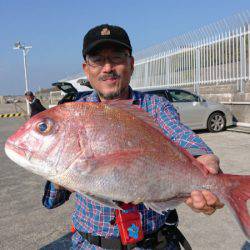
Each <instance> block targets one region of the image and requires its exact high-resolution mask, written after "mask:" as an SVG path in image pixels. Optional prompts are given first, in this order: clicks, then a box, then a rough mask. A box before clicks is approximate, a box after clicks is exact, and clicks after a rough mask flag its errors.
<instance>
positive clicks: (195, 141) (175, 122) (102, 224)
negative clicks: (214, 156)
mask: <svg viewBox="0 0 250 250" xmlns="http://www.w3.org/2000/svg"><path fill="white" fill-rule="evenodd" d="M130 97H131V98H132V99H133V101H134V103H136V104H138V105H139V106H140V107H141V108H143V109H144V110H145V111H147V112H148V113H150V114H151V116H153V117H154V119H155V121H156V122H157V123H158V125H159V126H160V127H161V129H162V131H163V132H164V134H165V135H166V136H168V137H169V138H170V139H171V140H172V141H175V142H176V143H178V144H179V145H180V146H181V147H183V148H185V149H187V150H188V151H189V152H190V153H191V154H192V155H203V154H211V153H212V151H211V149H210V148H209V147H208V146H207V145H206V144H205V143H204V142H203V141H202V140H201V139H200V138H199V137H198V136H197V135H196V134H195V133H194V132H193V131H192V130H190V129H189V128H188V127H186V126H184V125H183V124H181V123H180V120H179V115H178V113H177V112H176V110H175V108H174V107H173V105H172V104H171V103H170V102H169V101H167V100H166V99H165V98H163V97H159V96H156V95H149V94H143V93H141V92H137V91H132V89H130ZM78 101H80V102H100V99H99V97H98V95H97V94H96V93H95V92H93V93H92V94H90V95H88V96H84V97H82V98H80V99H79V100H78ZM69 196H70V192H68V191H66V190H55V188H54V186H53V184H52V183H50V182H47V184H46V186H45V194H44V197H43V204H44V206H46V207H47V208H54V207H57V206H59V205H61V204H63V203H64V202H65V201H66V200H68V199H69ZM137 209H138V211H139V212H140V213H141V215H142V225H143V231H144V234H145V235H147V234H150V233H152V232H153V231H155V230H156V229H158V228H160V227H161V226H163V225H164V223H165V221H166V218H167V216H168V212H166V213H165V214H164V215H160V214H158V213H156V212H154V211H152V210H151V209H147V208H146V207H145V206H144V205H143V204H139V205H138V207H137ZM113 219H114V209H112V208H109V207H105V206H102V205H100V204H98V203H96V202H94V201H92V200H89V199H88V198H86V197H84V196H82V195H81V194H79V193H76V198H75V211H74V212H73V215H72V221H73V224H74V227H75V228H76V229H77V231H80V232H86V233H91V234H93V235H100V236H104V237H119V230H118V228H117V225H112V224H111V223H110V221H112V220H113ZM77 231H76V233H75V234H74V235H73V237H72V243H73V249H93V250H94V249H100V248H99V247H97V246H94V245H90V244H89V243H88V242H87V241H86V240H84V239H83V238H82V236H81V235H80V234H79V233H78V232H77Z"/></svg>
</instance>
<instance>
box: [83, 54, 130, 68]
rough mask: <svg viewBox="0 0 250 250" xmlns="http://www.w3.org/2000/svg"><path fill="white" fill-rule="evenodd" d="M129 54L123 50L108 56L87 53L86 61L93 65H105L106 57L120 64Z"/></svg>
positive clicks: (113, 62)
mask: <svg viewBox="0 0 250 250" xmlns="http://www.w3.org/2000/svg"><path fill="white" fill-rule="evenodd" d="M128 56H129V55H128V54H127V53H124V52H116V53H113V54H112V55H111V56H109V57H105V56H101V55H88V56H87V58H86V60H87V63H88V64H89V65H91V66H93V67H103V66H104V65H105V62H106V59H107V60H108V61H109V62H110V63H112V64H122V63H124V62H125V61H126V59H127V57H128Z"/></svg>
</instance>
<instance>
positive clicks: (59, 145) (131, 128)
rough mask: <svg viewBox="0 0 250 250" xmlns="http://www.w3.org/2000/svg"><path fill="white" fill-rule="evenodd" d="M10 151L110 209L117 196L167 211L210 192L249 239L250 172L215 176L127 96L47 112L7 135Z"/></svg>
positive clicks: (22, 161)
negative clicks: (200, 191) (193, 195)
mask: <svg viewBox="0 0 250 250" xmlns="http://www.w3.org/2000/svg"><path fill="white" fill-rule="evenodd" d="M5 151H6V154H7V155H8V156H9V158H10V159H12V160H13V161H14V162H16V163H17V164H19V165H20V166H22V167H24V168H26V169H27V170H29V171H32V172H34V173H36V174H38V175H41V176H43V177H44V178H46V179H48V180H50V181H52V182H55V183H57V184H59V185H62V186H64V187H65V188H68V189H71V190H75V191H77V192H80V193H82V194H83V195H86V196H87V197H90V198H91V199H93V200H96V201H99V202H100V203H102V204H105V205H108V206H111V207H116V205H115V203H114V202H113V201H122V202H125V203H130V202H133V203H136V204H137V203H139V202H143V203H144V204H145V205H146V206H147V207H149V208H152V209H153V210H155V211H157V212H161V211H164V210H166V209H167V208H169V207H173V206H176V205H178V204H179V203H180V202H183V201H184V200H185V199H186V198H187V197H189V196H190V193H191V191H192V190H194V189H196V190H197V189H207V190H211V192H213V193H214V194H216V195H217V196H218V197H219V198H220V199H221V200H222V201H223V202H225V203H226V204H227V205H228V206H229V207H231V208H232V210H233V211H234V214H235V216H236V218H237V219H238V222H239V223H240V225H241V227H242V229H243V231H244V233H245V235H246V236H247V237H248V238H250V216H249V212H248V209H247V200H248V199H249V198H250V176H241V175H229V174H218V175H211V174H209V173H208V171H207V170H206V168H205V167H204V166H203V165H202V164H201V163H199V162H198V161H197V160H196V159H195V158H193V157H192V156H191V155H190V154H189V153H188V152H187V151H185V150H184V149H182V148H180V147H179V146H177V145H176V144H174V143H172V142H171V141H170V140H169V139H168V138H167V137H166V136H165V135H164V134H163V133H162V132H161V131H160V129H159V128H158V126H157V125H156V124H155V123H154V121H153V119H152V118H151V117H150V116H149V115H148V113H146V112H145V111H142V110H141V109H139V108H138V107H137V106H133V105H130V104H128V102H127V101H117V102H110V103H106V104H105V103H66V104H64V105H60V106H57V107H54V108H52V109H49V110H46V111H44V112H42V113H39V114H37V115H36V116H34V117H32V118H31V119H30V120H29V121H27V122H26V123H25V124H24V125H23V126H22V127H21V128H20V129H19V130H18V131H17V132H16V133H15V134H13V135H12V136H11V137H9V138H8V140H7V142H6V145H5Z"/></svg>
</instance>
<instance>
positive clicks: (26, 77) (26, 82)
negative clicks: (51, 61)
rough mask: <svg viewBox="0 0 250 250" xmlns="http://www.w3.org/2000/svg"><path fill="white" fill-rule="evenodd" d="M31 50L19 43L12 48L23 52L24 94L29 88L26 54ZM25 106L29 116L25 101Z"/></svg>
mask: <svg viewBox="0 0 250 250" xmlns="http://www.w3.org/2000/svg"><path fill="white" fill-rule="evenodd" d="M31 48H32V46H24V45H22V44H21V43H20V42H16V43H15V44H14V48H13V49H21V50H22V51H23V65H24V77H25V92H27V91H29V87H28V75H27V58H26V57H27V54H28V52H29V50H30V49H31ZM26 105H27V114H28V115H29V114H30V106H29V102H28V100H27V99H26Z"/></svg>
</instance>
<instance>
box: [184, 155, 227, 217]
mask: <svg viewBox="0 0 250 250" xmlns="http://www.w3.org/2000/svg"><path fill="white" fill-rule="evenodd" d="M196 159H197V160H198V161H199V162H201V163H202V164H203V165H204V166H205V167H206V168H207V170H208V171H209V172H210V173H211V174H218V173H220V172H222V171H221V169H220V166H219V163H220V161H219V158H218V157H217V156H216V155H214V154H207V155H202V156H199V157H197V158H196ZM186 204H187V205H188V206H189V207H191V209H192V210H194V211H195V212H198V213H201V212H202V213H204V214H207V215H211V214H213V213H214V212H215V210H216V209H219V208H222V207H223V206H224V204H223V203H221V202H220V200H219V199H218V197H217V196H215V195H214V194H212V193H211V192H210V191H208V190H201V191H199V190H195V191H192V193H191V197H189V198H188V199H187V200H186Z"/></svg>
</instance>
